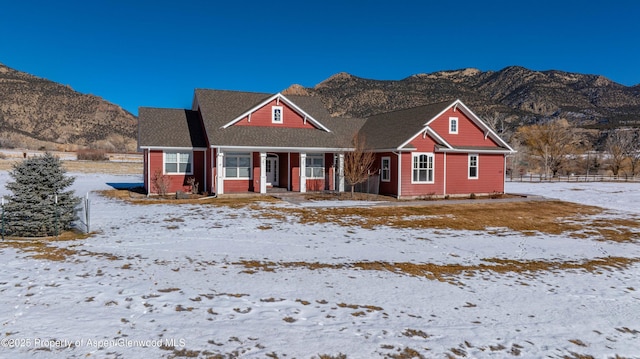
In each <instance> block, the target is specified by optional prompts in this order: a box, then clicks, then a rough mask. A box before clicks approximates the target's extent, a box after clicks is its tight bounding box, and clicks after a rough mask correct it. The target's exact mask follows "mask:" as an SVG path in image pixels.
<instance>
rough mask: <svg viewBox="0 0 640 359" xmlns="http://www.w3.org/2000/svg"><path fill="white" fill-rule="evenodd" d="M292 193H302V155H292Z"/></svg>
mask: <svg viewBox="0 0 640 359" xmlns="http://www.w3.org/2000/svg"><path fill="white" fill-rule="evenodd" d="M291 191H292V192H300V154H298V153H292V154H291Z"/></svg>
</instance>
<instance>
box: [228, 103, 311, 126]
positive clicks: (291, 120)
mask: <svg viewBox="0 0 640 359" xmlns="http://www.w3.org/2000/svg"><path fill="white" fill-rule="evenodd" d="M272 106H282V123H273V122H272V121H271V107H272ZM234 126H262V127H289V128H311V129H314V128H315V127H314V126H313V125H312V124H311V122H309V121H306V123H305V121H304V117H303V116H300V115H299V114H298V113H297V112H295V111H294V110H293V109H292V108H291V107H289V106H287V105H286V104H285V103H283V102H282V101H280V104H279V105H278V104H277V103H276V101H275V100H274V101H271V102H270V103H268V104H266V105H265V106H264V107H262V108H259V109H258V110H256V111H255V112H253V113H252V114H251V122H249V117H245V118H243V119H242V120H240V121H238V122H237V123H235V124H234Z"/></svg>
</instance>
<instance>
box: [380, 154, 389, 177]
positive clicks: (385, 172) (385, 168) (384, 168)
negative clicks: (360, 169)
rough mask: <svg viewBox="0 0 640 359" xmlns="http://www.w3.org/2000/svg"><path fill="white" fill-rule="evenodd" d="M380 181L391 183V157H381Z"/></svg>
mask: <svg viewBox="0 0 640 359" xmlns="http://www.w3.org/2000/svg"><path fill="white" fill-rule="evenodd" d="M380 180H381V181H382V182H389V181H391V157H382V163H381V164H380Z"/></svg>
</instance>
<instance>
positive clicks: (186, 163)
mask: <svg viewBox="0 0 640 359" xmlns="http://www.w3.org/2000/svg"><path fill="white" fill-rule="evenodd" d="M192 162H193V153H191V152H165V153H164V173H166V174H193V172H192V170H191V165H192Z"/></svg>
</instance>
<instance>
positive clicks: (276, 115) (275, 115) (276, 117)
mask: <svg viewBox="0 0 640 359" xmlns="http://www.w3.org/2000/svg"><path fill="white" fill-rule="evenodd" d="M271 122H272V123H282V106H272V107H271Z"/></svg>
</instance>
